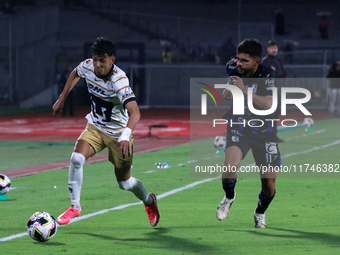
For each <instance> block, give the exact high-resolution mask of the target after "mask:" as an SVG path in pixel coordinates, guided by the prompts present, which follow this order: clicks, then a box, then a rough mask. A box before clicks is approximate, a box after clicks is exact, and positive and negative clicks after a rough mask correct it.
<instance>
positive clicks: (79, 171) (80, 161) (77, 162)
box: [68, 152, 85, 210]
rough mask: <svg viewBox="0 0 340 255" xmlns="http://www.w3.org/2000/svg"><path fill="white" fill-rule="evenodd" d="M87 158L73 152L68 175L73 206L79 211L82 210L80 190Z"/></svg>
mask: <svg viewBox="0 0 340 255" xmlns="http://www.w3.org/2000/svg"><path fill="white" fill-rule="evenodd" d="M84 163H85V157H84V156H83V155H82V154H80V153H78V152H73V153H72V155H71V161H70V167H69V174H68V189H69V193H70V198H71V206H72V207H74V208H75V209H77V210H79V208H80V190H81V185H82V183H83V165H84Z"/></svg>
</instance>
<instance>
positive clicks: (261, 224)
mask: <svg viewBox="0 0 340 255" xmlns="http://www.w3.org/2000/svg"><path fill="white" fill-rule="evenodd" d="M254 221H255V228H266V227H267V225H266V216H265V214H259V213H256V212H254Z"/></svg>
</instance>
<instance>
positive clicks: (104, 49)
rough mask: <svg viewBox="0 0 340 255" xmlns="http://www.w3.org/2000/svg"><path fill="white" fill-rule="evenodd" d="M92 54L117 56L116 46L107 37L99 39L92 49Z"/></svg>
mask: <svg viewBox="0 0 340 255" xmlns="http://www.w3.org/2000/svg"><path fill="white" fill-rule="evenodd" d="M91 52H92V56H104V55H105V54H107V55H109V56H115V55H116V45H115V44H114V43H113V42H111V41H110V40H109V39H108V38H106V37H98V38H97V39H96V40H95V41H94V43H93V45H92V47H91Z"/></svg>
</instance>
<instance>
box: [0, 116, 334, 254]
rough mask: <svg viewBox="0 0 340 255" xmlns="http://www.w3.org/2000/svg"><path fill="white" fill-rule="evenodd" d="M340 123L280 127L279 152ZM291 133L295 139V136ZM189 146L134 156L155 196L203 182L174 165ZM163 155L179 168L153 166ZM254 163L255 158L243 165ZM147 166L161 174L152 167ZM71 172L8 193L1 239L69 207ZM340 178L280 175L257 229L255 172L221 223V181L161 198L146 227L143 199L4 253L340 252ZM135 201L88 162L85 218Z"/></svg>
mask: <svg viewBox="0 0 340 255" xmlns="http://www.w3.org/2000/svg"><path fill="white" fill-rule="evenodd" d="M338 125H339V121H338V120H337V119H334V120H329V121H318V122H316V126H315V127H314V128H313V132H314V131H317V130H321V129H326V131H327V132H322V133H319V134H315V135H311V136H309V135H307V134H308V132H305V131H304V129H303V128H300V129H296V130H292V131H289V132H282V133H280V135H279V136H280V138H282V139H284V140H286V141H285V142H284V143H282V144H280V150H281V154H282V155H285V154H287V153H291V152H297V151H303V150H307V149H310V148H311V147H315V146H321V145H324V144H328V143H331V142H333V141H334V140H338V138H339V137H335V136H338V135H337V132H336V130H337V128H336V127H337V126H338ZM304 135H307V136H304ZM292 137H296V138H295V139H292V140H288V139H290V138H292ZM201 143H203V146H205V148H206V151H207V155H210V154H211V155H215V149H214V148H213V147H212V139H209V140H206V141H200V142H197V144H196V145H201ZM210 148H211V149H210ZM189 149H190V146H189V145H188V144H186V145H181V146H175V147H172V148H169V149H163V150H160V151H157V152H153V153H146V154H139V155H135V158H134V163H133V166H134V168H133V175H134V176H135V177H136V178H139V179H140V180H141V181H142V182H143V183H144V185H145V186H146V187H147V189H148V190H149V191H150V192H154V193H156V194H157V195H159V194H162V193H164V192H167V191H170V190H173V189H175V188H179V187H182V186H184V185H187V184H189V183H193V182H195V181H199V179H193V178H190V173H189V164H186V166H184V167H183V166H177V165H178V164H180V163H186V162H187V161H188V160H189V158H190V156H189ZM338 150H339V145H335V146H331V147H327V148H322V149H320V150H317V151H312V152H309V153H305V154H299V155H297V156H292V157H289V158H286V159H284V160H283V162H284V164H286V163H287V162H295V163H296V164H297V163H298V162H301V163H307V162H308V163H311V162H315V163H322V162H327V163H330V162H337V163H339V161H338V156H337V155H338ZM250 154H251V153H250ZM222 156H223V155H222ZM159 161H165V162H168V163H170V164H171V165H172V167H171V168H169V169H156V168H155V167H154V163H155V162H159ZM321 161H322V162H321ZM252 162H253V161H252V158H251V155H250V156H249V157H247V158H246V159H245V162H244V163H245V164H249V163H252ZM150 170H155V172H152V173H145V172H146V171H150ZM67 174H68V170H67V169H62V170H57V171H51V172H44V173H40V174H37V175H33V176H26V177H21V178H17V179H13V180H12V184H13V187H17V189H15V190H11V191H10V192H9V193H8V195H7V196H8V197H9V198H10V200H9V201H3V202H0V203H1V212H2V217H1V225H2V226H1V228H0V238H4V237H7V236H10V235H13V234H18V233H21V232H25V231H26V223H27V221H28V218H29V217H30V216H31V215H32V214H33V213H34V212H36V211H39V210H45V211H47V212H49V213H51V214H53V215H54V216H55V217H57V216H58V215H59V214H60V213H62V212H63V211H64V208H65V207H68V206H69V203H70V202H69V196H68V190H67ZM338 184H339V179H332V178H323V179H319V178H294V179H291V178H284V179H278V180H277V186H276V188H277V194H276V197H275V199H274V201H273V203H272V204H271V206H270V207H269V209H268V211H267V214H266V216H267V217H266V222H267V225H268V226H269V228H268V229H255V228H254V226H253V225H254V223H253V216H252V215H253V211H254V209H255V207H256V203H257V196H258V193H259V191H260V180H259V179H258V178H243V179H239V181H238V183H237V186H236V191H237V198H236V200H235V203H234V205H233V207H232V209H231V211H230V214H229V216H228V218H227V219H226V220H224V221H223V222H219V221H217V220H216V218H215V212H216V207H217V205H218V203H219V202H220V200H221V199H222V197H223V190H222V188H221V181H220V180H219V179H217V180H213V181H210V182H207V183H204V184H200V185H198V186H195V187H193V188H190V189H187V190H184V191H181V192H179V193H176V194H173V195H171V196H168V197H165V198H163V199H161V200H159V202H158V204H159V209H160V211H161V213H162V215H161V221H160V223H159V226H158V227H156V228H151V226H150V225H149V223H148V219H147V215H146V213H145V212H144V207H143V205H135V206H131V207H128V208H125V209H122V210H116V211H111V212H108V213H106V214H102V215H98V216H95V217H92V218H89V219H84V220H82V221H79V222H75V223H72V224H70V225H67V226H65V227H60V228H59V229H58V232H57V234H56V236H55V237H54V238H53V239H52V240H50V241H48V242H46V243H37V242H35V241H33V240H32V239H31V238H29V237H28V236H24V237H21V238H17V239H13V240H11V241H7V242H3V243H1V250H4V251H9V252H10V254H225V253H230V254H287V253H291V254H337V252H338V250H339V248H340V243H339V238H340V230H339V229H340V228H339V219H338V216H337V215H338V211H339V208H340V207H339V203H338V202H337V200H338V199H337V194H338V192H337V186H338ZM54 186H57V188H56V189H55V188H54ZM137 201H138V199H136V198H135V197H134V196H133V194H131V193H130V192H126V191H122V190H120V189H119V188H118V185H117V184H116V182H115V178H114V173H113V169H112V167H111V164H110V163H109V162H102V163H96V164H92V165H88V166H85V168H84V183H83V189H82V200H81V203H82V207H83V213H82V215H85V214H89V213H92V212H96V211H99V210H102V209H107V208H112V207H115V206H118V205H121V204H127V203H133V202H137Z"/></svg>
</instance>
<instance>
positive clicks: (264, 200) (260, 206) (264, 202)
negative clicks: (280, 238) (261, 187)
mask: <svg viewBox="0 0 340 255" xmlns="http://www.w3.org/2000/svg"><path fill="white" fill-rule="evenodd" d="M274 196H275V194H274ZM274 196H272V197H266V196H265V195H263V193H262V191H261V192H260V194H259V200H258V202H257V208H256V210H255V212H256V213H260V214H264V212H265V211H266V210H267V208H268V206H269V204H270V203H271V201H272V200H273V198H274Z"/></svg>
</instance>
